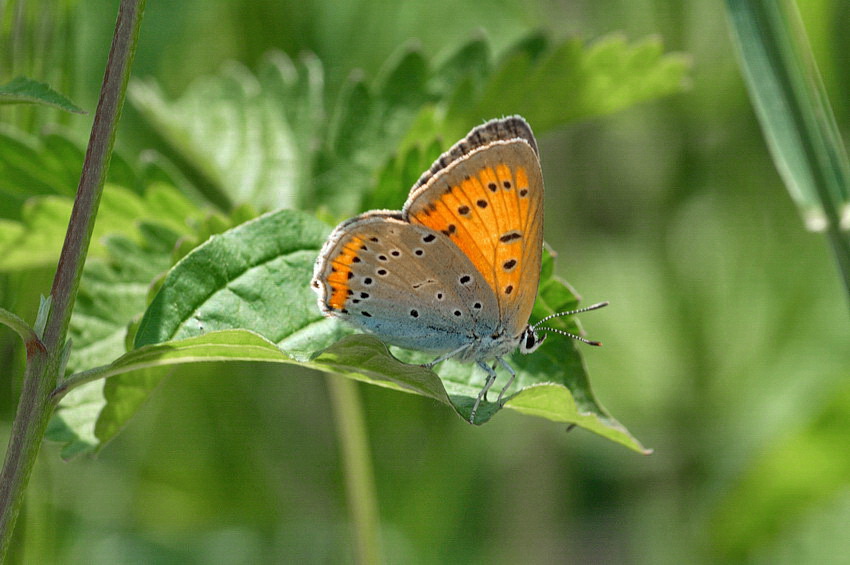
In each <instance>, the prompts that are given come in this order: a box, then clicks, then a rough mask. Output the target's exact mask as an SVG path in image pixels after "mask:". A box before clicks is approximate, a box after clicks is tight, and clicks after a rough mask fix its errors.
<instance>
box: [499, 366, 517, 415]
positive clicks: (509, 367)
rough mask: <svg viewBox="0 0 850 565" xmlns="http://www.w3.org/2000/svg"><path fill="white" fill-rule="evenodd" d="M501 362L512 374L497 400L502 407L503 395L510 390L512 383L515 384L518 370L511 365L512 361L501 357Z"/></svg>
mask: <svg viewBox="0 0 850 565" xmlns="http://www.w3.org/2000/svg"><path fill="white" fill-rule="evenodd" d="M499 363H501V364H502V367H504V368H505V369H507V370H508V372H509V373H510V374H511V378H510V379H508V384H506V385H505V386H504V388H503V389H502V392H500V393H499V399H498V400H497V401H496V402H498V403H499V408H501V407H502V397H503V396H504V395H505V392H506V391H507V390H508V388H510V386H511V385H512V384H514V379H515V378H516V371H514V368H513V367H511V365H510V363H508V362H507V361H505V360H504V359H502V358H501V357H499Z"/></svg>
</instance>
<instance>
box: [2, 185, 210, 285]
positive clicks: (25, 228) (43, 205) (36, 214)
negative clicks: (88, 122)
mask: <svg viewBox="0 0 850 565" xmlns="http://www.w3.org/2000/svg"><path fill="white" fill-rule="evenodd" d="M72 207H73V201H72V200H71V199H70V198H66V197H60V196H40V197H35V198H31V199H29V200H28V201H27V202H26V204H25V205H24V206H23V209H22V210H21V216H22V218H21V221H13V220H0V272H2V271H13V270H18V269H33V268H38V267H44V266H49V265H53V264H55V263H56V261H57V260H58V258H59V252H60V251H61V250H62V243H63V241H64V239H65V230H66V229H67V226H68V219H69V218H70V217H71V208H72ZM203 215H204V212H203V211H201V210H199V209H198V208H197V207H196V206H195V205H194V204H192V203H191V202H189V201H188V200H187V199H186V198H185V197H184V196H182V195H181V194H180V193H179V192H177V191H176V190H175V189H174V188H173V187H170V186H168V185H164V184H153V185H151V186H150V187H149V188H148V189H147V190H146V191H145V193H144V194H143V195H141V196H139V195H138V194H136V193H135V192H133V191H131V190H128V189H126V188H123V187H121V186H118V185H107V186H106V187H105V188H104V191H103V196H102V197H101V203H100V210H99V213H98V221H97V223H95V227H94V234H93V235H92V242H91V247H90V249H89V258H90V259H92V258H98V257H100V258H102V257H105V256H106V255H107V253H106V252H107V246H106V243H105V242H106V240H105V239H104V238H105V237H106V236H107V235H114V234H123V235H127V236H130V237H136V238H138V231H137V227H138V225H139V224H140V223H141V222H145V221H157V222H159V223H160V224H164V225H167V226H170V227H171V228H172V229H174V230H176V231H179V232H186V233H188V231H189V225H188V223H187V222H191V221H192V220H193V218H194V220H195V221H198V220H200V218H202V217H203Z"/></svg>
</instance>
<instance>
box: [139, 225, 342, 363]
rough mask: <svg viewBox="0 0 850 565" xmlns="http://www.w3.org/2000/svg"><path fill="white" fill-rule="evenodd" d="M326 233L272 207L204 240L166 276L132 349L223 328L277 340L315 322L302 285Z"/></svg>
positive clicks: (325, 229) (308, 294) (311, 296)
mask: <svg viewBox="0 0 850 565" xmlns="http://www.w3.org/2000/svg"><path fill="white" fill-rule="evenodd" d="M329 231H330V229H329V228H328V226H327V225H325V224H323V223H322V222H319V221H318V220H316V219H315V218H313V217H312V216H309V215H307V214H304V213H303V212H296V211H293V210H279V211H277V212H270V213H268V214H266V215H264V216H261V217H259V218H257V219H255V220H251V221H249V222H247V223H245V224H242V225H240V226H237V227H236V228H234V229H232V230H229V231H227V232H225V233H223V234H221V235H218V236H214V237H212V238H210V239H209V240H208V241H207V242H205V243H204V244H202V245H201V246H199V247H198V248H196V249H195V250H193V251H192V252H191V253H190V254H189V255H187V256H186V257H184V258H183V259H181V260H180V262H179V263H177V265H175V267H174V268H173V269H172V270H171V271H170V272H169V273H168V276H167V277H166V278H165V281H164V282H163V285H162V287H161V288H160V290H159V292H158V293H157V295H156V297H155V298H154V299H153V302H151V304H150V306H149V307H148V309H147V311H146V312H145V316H144V318H143V319H142V322H141V324H140V326H139V330H138V333H137V334H136V343H135V346H136V347H143V346H145V345H149V344H153V343H160V342H163V341H168V340H174V339H182V338H185V337H189V336H193V335H200V334H203V333H205V332H210V331H215V330H218V329H229V328H250V329H252V330H253V331H256V332H257V333H259V334H260V335H263V336H264V337H266V338H267V339H269V340H271V341H273V342H275V343H277V342H279V341H282V340H283V339H285V338H287V337H289V336H290V335H291V334H293V333H295V332H297V331H300V330H303V329H304V328H305V327H306V326H308V325H310V324H313V323H315V322H319V321H321V320H322V315H321V313H320V312H319V310H318V308H317V307H316V298H315V295H314V294H313V292H312V290H311V289H310V284H309V283H310V278H311V276H312V272H313V263H314V261H315V259H316V254H317V253H318V250H319V248H320V247H321V246H322V244H323V243H324V240H325V237H326V236H327V234H328V232H329Z"/></svg>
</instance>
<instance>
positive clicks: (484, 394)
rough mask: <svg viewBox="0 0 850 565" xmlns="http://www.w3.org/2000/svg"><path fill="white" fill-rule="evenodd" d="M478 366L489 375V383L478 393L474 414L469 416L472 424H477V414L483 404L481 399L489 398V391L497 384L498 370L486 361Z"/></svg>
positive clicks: (479, 362)
mask: <svg viewBox="0 0 850 565" xmlns="http://www.w3.org/2000/svg"><path fill="white" fill-rule="evenodd" d="M477 364H478V366H479V367H481V368H482V369H484V371H485V372H486V373H487V382H485V383H484V388H482V389H481V392H479V393H478V398H476V399H475V404H473V406H472V412H470V414H469V423H470V424H474V423H475V413H476V412H478V406H479V405H480V404H481V399H482V398H487V391H488V390H490V387H491V386H493V383H494V382H496V369H494V368H493V367H490V366H489V365H488V364H487V363H485V362H484V361H478V363H477Z"/></svg>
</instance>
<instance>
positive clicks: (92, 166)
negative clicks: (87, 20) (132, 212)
mask: <svg viewBox="0 0 850 565" xmlns="http://www.w3.org/2000/svg"><path fill="white" fill-rule="evenodd" d="M144 4H145V0H122V2H121V5H120V7H119V10H118V18H117V21H116V24H115V33H114V34H113V37H112V47H111V48H110V51H109V58H108V60H107V63H106V70H105V73H104V77H103V84H102V86H101V91H100V99H99V100H98V104H97V111H96V112H95V115H94V122H93V124H92V131H91V136H90V137H89V144H88V149H87V150H86V156H85V160H84V162H83V169H82V173H81V174H80V183H79V186H78V187H77V197H76V199H75V200H74V208H73V210H72V212H71V219H70V220H69V222H68V231H67V233H66V235H65V243H64V245H63V247H62V253H61V254H60V256H59V264H58V266H57V268H56V275H55V277H54V279H53V287H52V289H51V298H52V308H51V310H50V314H49V316H48V319H47V324H46V326H45V329H44V334H43V336H42V343H43V344H44V350H41V349H39V348H32V349H31V348H28V349H27V357H28V362H27V369H26V374H25V377H24V386H23V390H22V393H21V398H20V400H19V402H18V410H17V413H16V414H15V420H14V423H13V424H12V435H11V437H10V439H9V447H8V450H7V451H6V458H5V461H4V463H3V470H2V472H0V560H2V559H3V558H4V557H5V555H6V554H7V552H8V550H9V545H10V542H11V539H12V534H13V531H14V526H15V521H16V519H17V516H18V513H19V512H20V507H21V504H22V502H23V498H24V496H23V495H24V490H25V489H26V486H27V483H28V481H29V477H30V474H31V472H32V467H33V465H34V463H35V459H36V456H37V455H38V450H39V447H40V446H41V441H42V439H43V437H44V431H45V429H46V427H47V423H48V421H49V420H50V416H51V414H52V413H53V409H54V407H55V402H53V401H52V400H51V396H50V395H51V392H52V391H53V389H54V388H55V386H56V385H57V383H58V382H59V379H60V378H61V376H62V375H60V374H59V371H60V370H61V368H62V367H61V365H62V351H63V349H64V346H65V338H66V335H67V333H68V325H69V323H70V320H71V311H72V310H73V307H74V301H75V299H76V296H77V289H78V287H79V284H80V277H81V276H82V271H83V266H84V265H85V261H86V255H87V253H88V248H89V242H90V240H91V234H92V230H93V229H94V221H95V218H96V216H97V208H98V205H99V203H100V197H101V194H102V193H103V185H104V181H105V179H106V172H107V170H108V168H109V159H110V156H111V155H112V147H113V144H114V142H115V134H116V131H117V127H118V120H119V118H120V116H121V107H122V105H123V103H124V97H125V93H126V91H127V81H128V80H129V77H130V68H131V66H132V62H133V55H134V54H135V51H136V43H137V39H138V33H139V28H140V25H141V21H142V13H143V11H144Z"/></svg>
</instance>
